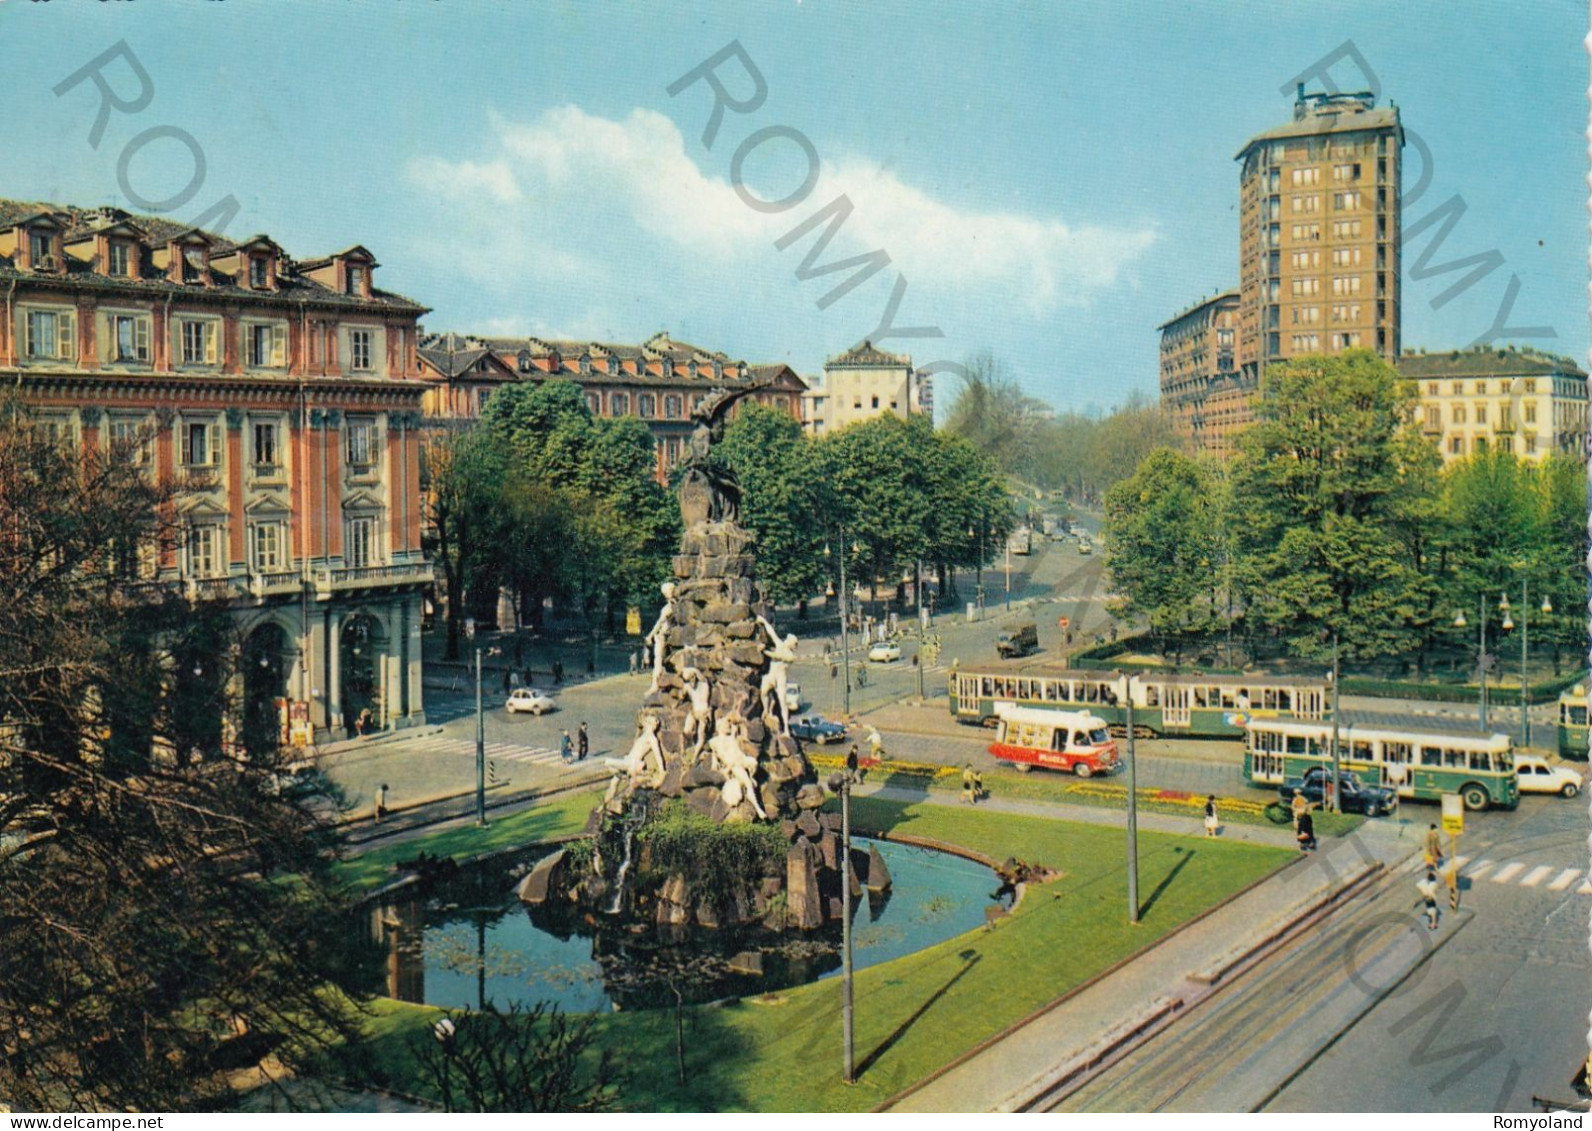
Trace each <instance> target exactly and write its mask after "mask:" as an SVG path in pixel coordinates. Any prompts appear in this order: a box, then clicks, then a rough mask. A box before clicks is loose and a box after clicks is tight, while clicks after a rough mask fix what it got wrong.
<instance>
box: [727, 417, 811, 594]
mask: <svg viewBox="0 0 1592 1131" xmlns="http://www.w3.org/2000/svg"><path fill="white" fill-rule="evenodd" d="M714 451H715V453H716V454H717V455H718V456H719V458H720V459H722V460H723V461H724V463H725V465H726V466H728V467H729V468H730V470H732V471H733V472H735V476H736V478H737V479H738V480H739V482H740V485H741V495H742V498H741V522H742V524H743V525H744V526H745V527H746V528H747V529H748V530H750V531H751V532H752V533H753V534H755V535H756V536H757V554H758V569H759V571H760V572H761V573H762V578H763V583H764V585H765V586H766V587H767V589H768V593H769V596H770V597H772V598H773V599H774V600H775V601H780V602H790V601H798V600H801V599H803V598H805V597H808V596H810V595H812V594H813V593H814V592H816V591H818V590H820V589H822V588H823V586H824V583H825V579H826V575H825V571H824V560H823V547H824V543H825V537H826V535H825V531H824V514H823V498H822V492H821V491H820V490H819V487H820V484H819V481H818V473H817V470H816V467H815V465H814V457H813V443H812V441H811V440H810V439H809V438H808V437H806V436H805V435H803V433H802V427H801V423H800V422H799V421H797V420H795V419H794V418H793V417H791V415H790V414H789V413H786V412H781V411H779V410H777V409H773V408H770V407H768V406H766V405H760V404H754V403H748V402H742V404H741V406H740V408H739V410H738V411H737V413H736V415H735V418H734V419H733V420H731V421H730V423H729V425H728V426H727V427H726V428H725V430H724V438H723V440H722V441H720V442H719V443H718V444H716V445H715V446H714Z"/></svg>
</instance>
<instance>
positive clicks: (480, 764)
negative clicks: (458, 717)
mask: <svg viewBox="0 0 1592 1131" xmlns="http://www.w3.org/2000/svg"><path fill="white" fill-rule="evenodd" d="M464 634H465V636H467V637H469V638H470V639H471V640H472V641H473V640H474V639H475V619H474V618H473V617H472V618H470V619H468V620H466V621H465V622H464ZM483 651H484V652H486V654H488V655H491V656H496V655H497V654H498V653H499V652H500V651H501V649H498V648H487V649H482V648H480V647H477V648H476V650H475V823H476V824H477V825H480V826H484V825H485V824H486V711H485V709H484V708H483V706H482V703H481V654H482V652H483Z"/></svg>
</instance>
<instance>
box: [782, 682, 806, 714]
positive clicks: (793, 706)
mask: <svg viewBox="0 0 1592 1131" xmlns="http://www.w3.org/2000/svg"><path fill="white" fill-rule="evenodd" d="M801 709H802V685H801V684H799V683H797V682H796V681H795V680H794V679H788V680H786V681H785V710H787V711H800V710H801Z"/></svg>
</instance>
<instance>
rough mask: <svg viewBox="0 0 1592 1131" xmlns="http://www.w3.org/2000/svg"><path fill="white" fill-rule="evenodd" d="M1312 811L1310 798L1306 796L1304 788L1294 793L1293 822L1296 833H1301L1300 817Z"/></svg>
mask: <svg viewBox="0 0 1592 1131" xmlns="http://www.w3.org/2000/svg"><path fill="white" fill-rule="evenodd" d="M1308 812H1310V799H1309V798H1308V797H1306V796H1305V791H1304V790H1302V789H1301V790H1299V791H1298V792H1297V793H1295V794H1294V795H1293V823H1294V835H1295V836H1297V835H1298V834H1299V818H1300V817H1303V816H1304V815H1305V814H1306V813H1308Z"/></svg>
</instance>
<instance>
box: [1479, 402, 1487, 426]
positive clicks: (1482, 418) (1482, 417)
mask: <svg viewBox="0 0 1592 1131" xmlns="http://www.w3.org/2000/svg"><path fill="white" fill-rule="evenodd" d="M1476 423H1477V424H1486V423H1487V406H1486V405H1484V404H1479V405H1477V406H1476Z"/></svg>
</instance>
